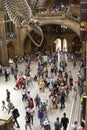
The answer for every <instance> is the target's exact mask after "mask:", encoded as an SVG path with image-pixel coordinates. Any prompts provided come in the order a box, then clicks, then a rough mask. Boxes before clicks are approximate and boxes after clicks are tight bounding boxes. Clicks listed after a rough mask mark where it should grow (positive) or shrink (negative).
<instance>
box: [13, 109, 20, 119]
mask: <svg viewBox="0 0 87 130" xmlns="http://www.w3.org/2000/svg"><path fill="white" fill-rule="evenodd" d="M13 116H14V117H15V118H18V117H19V116H20V114H19V111H18V109H14V110H13Z"/></svg>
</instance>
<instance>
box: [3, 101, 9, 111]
mask: <svg viewBox="0 0 87 130" xmlns="http://www.w3.org/2000/svg"><path fill="white" fill-rule="evenodd" d="M4 109H5V110H6V111H7V110H8V109H7V108H6V106H5V101H2V111H4Z"/></svg>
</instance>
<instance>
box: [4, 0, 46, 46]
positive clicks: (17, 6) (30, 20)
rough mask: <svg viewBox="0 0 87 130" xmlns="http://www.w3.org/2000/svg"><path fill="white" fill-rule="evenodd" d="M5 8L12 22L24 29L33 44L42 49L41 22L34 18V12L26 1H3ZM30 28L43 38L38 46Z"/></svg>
mask: <svg viewBox="0 0 87 130" xmlns="http://www.w3.org/2000/svg"><path fill="white" fill-rule="evenodd" d="M3 3H4V7H5V9H6V11H7V13H8V16H9V18H10V19H11V21H12V22H13V23H14V24H15V25H16V26H18V27H23V28H24V29H25V30H26V32H27V34H28V36H29V37H30V39H31V40H32V42H33V43H34V44H35V45H36V46H37V47H40V46H41V44H42V42H43V38H44V36H43V32H42V29H41V28H40V26H39V21H38V20H37V19H35V18H34V16H33V14H32V10H31V8H30V6H29V4H28V3H27V1H26V0H3ZM30 28H32V30H33V31H34V32H35V33H37V34H38V35H39V36H40V37H41V42H40V43H39V44H38V43H37V42H36V41H35V40H34V39H33V38H32V36H31V34H30Z"/></svg>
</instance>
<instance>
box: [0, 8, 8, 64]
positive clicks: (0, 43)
mask: <svg viewBox="0 0 87 130" xmlns="http://www.w3.org/2000/svg"><path fill="white" fill-rule="evenodd" d="M4 15H5V14H4V10H0V20H1V21H4ZM5 31H6V30H5V23H3V22H1V23H0V33H1V36H2V38H1V39H0V47H1V57H0V58H1V62H2V65H4V66H7V65H8V51H7V43H6V33H5Z"/></svg>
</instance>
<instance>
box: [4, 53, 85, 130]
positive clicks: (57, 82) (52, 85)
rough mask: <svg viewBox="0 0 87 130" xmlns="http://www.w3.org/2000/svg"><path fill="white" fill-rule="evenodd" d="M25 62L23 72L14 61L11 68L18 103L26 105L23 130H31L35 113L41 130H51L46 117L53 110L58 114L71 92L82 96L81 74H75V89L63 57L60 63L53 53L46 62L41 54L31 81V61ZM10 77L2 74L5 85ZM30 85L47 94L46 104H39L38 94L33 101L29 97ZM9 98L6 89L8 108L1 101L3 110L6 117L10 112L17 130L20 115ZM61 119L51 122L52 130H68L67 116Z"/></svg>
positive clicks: (72, 128)
mask: <svg viewBox="0 0 87 130" xmlns="http://www.w3.org/2000/svg"><path fill="white" fill-rule="evenodd" d="M24 61H25V70H24V71H22V70H21V71H19V68H18V63H17V59H15V60H14V61H13V63H11V64H10V68H11V74H12V75H13V77H14V80H15V87H14V90H15V91H17V90H20V91H21V99H22V101H23V102H26V107H25V129H26V130H27V127H29V128H30V130H32V125H33V124H34V120H33V117H34V115H35V114H36V113H35V111H36V110H37V115H38V119H39V121H40V126H41V128H42V127H43V128H44V130H51V124H50V121H49V117H48V113H49V112H50V111H52V110H57V109H58V108H60V109H63V110H64V108H65V107H66V100H67V97H68V94H69V93H70V92H71V91H72V89H74V90H75V91H79V92H80V94H82V92H83V88H84V75H82V74H81V72H80V71H79V72H78V75H77V76H78V81H77V82H76V83H77V84H76V86H74V81H73V74H72V71H71V70H68V65H67V61H66V59H65V56H64V54H62V56H61V58H60V62H59V61H58V57H57V55H56V53H55V54H54V55H52V56H48V58H47V60H46V61H44V59H43V57H42V55H41V54H40V55H39V56H38V61H37V62H36V64H37V70H36V72H35V75H34V77H32V75H31V63H32V62H31V59H30V57H29V56H25V57H24ZM9 76H10V72H9V71H7V70H5V80H6V81H8V77H9ZM9 78H10V77H9ZM33 82H36V83H37V84H38V89H39V93H45V92H46V89H48V90H49V95H47V100H46V101H44V102H43V101H42V98H41V97H40V95H39V93H37V94H36V95H35V97H34V98H33V97H32V95H31V93H30V88H31V87H34V86H33ZM10 95H11V93H10V91H9V90H8V89H6V101H7V102H8V105H7V106H6V105H5V101H2V110H3V111H4V110H6V111H8V114H9V113H10V112H12V115H13V119H14V123H15V124H16V126H17V128H19V127H20V125H21V124H20V125H19V123H18V121H17V118H18V117H19V116H20V114H19V111H18V108H15V106H14V104H13V103H12V102H11V99H10ZM63 115H64V117H62V118H61V121H60V120H59V117H57V118H56V121H55V122H54V129H55V130H61V128H62V127H63V130H67V126H68V123H69V118H68V117H66V113H64V114H63ZM31 124H32V125H31ZM77 124H78V122H77V121H75V122H74V123H73V124H72V126H71V130H77V128H76V127H77ZM84 127H85V126H84V125H83V122H81V126H80V127H78V130H84Z"/></svg>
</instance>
